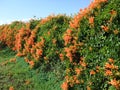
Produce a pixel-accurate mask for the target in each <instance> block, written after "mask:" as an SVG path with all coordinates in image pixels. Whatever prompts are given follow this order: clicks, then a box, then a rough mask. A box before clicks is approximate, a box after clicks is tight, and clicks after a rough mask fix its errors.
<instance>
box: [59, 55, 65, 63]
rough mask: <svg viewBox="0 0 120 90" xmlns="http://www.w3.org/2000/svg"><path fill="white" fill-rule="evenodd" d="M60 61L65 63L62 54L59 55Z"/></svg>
mask: <svg viewBox="0 0 120 90" xmlns="http://www.w3.org/2000/svg"><path fill="white" fill-rule="evenodd" d="M59 57H60V59H61V60H62V61H63V60H64V55H63V54H62V53H61V54H59Z"/></svg>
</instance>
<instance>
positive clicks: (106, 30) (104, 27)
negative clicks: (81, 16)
mask: <svg viewBox="0 0 120 90" xmlns="http://www.w3.org/2000/svg"><path fill="white" fill-rule="evenodd" d="M101 28H102V29H103V30H104V31H105V32H108V30H109V28H108V26H101Z"/></svg>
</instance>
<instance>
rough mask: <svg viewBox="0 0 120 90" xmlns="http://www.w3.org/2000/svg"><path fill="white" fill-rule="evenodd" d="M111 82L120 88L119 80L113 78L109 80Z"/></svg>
mask: <svg viewBox="0 0 120 90" xmlns="http://www.w3.org/2000/svg"><path fill="white" fill-rule="evenodd" d="M109 84H111V85H113V86H115V87H116V88H119V87H120V82H119V81H117V80H116V79H113V80H111V81H110V82H109Z"/></svg>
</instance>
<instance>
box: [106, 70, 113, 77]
mask: <svg viewBox="0 0 120 90" xmlns="http://www.w3.org/2000/svg"><path fill="white" fill-rule="evenodd" d="M111 75H113V73H112V71H110V70H106V71H105V76H111Z"/></svg>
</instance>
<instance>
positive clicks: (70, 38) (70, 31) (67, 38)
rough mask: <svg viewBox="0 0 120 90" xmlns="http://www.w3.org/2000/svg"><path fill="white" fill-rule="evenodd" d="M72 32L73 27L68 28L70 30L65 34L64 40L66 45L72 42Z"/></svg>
mask: <svg viewBox="0 0 120 90" xmlns="http://www.w3.org/2000/svg"><path fill="white" fill-rule="evenodd" d="M71 34H72V30H71V29H68V30H67V31H66V33H65V34H64V37H63V39H64V41H65V44H64V45H65V46H66V45H67V44H70V42H71V40H72V36H71Z"/></svg>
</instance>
